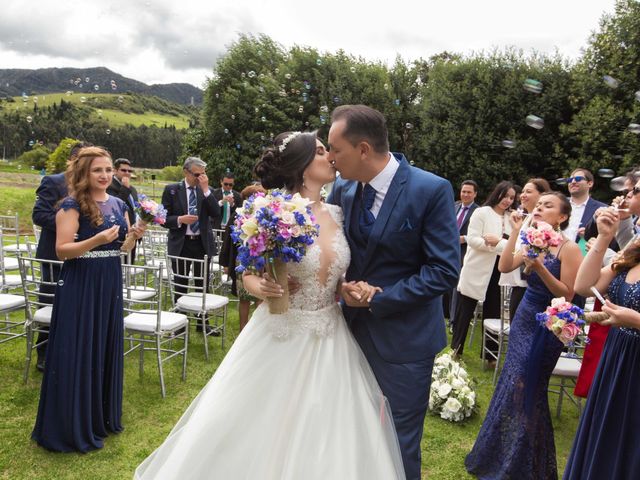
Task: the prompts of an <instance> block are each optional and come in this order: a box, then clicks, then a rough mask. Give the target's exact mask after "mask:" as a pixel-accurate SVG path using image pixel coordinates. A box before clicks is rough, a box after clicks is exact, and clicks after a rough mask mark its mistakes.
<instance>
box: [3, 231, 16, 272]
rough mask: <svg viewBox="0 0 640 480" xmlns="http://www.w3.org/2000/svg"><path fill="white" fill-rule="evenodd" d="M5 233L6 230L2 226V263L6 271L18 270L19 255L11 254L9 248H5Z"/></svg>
mask: <svg viewBox="0 0 640 480" xmlns="http://www.w3.org/2000/svg"><path fill="white" fill-rule="evenodd" d="M4 244H5V235H4V230H3V229H2V228H0V263H1V264H2V268H3V270H4V271H12V270H18V268H19V267H18V257H17V256H16V255H10V252H9V251H8V250H5V249H4Z"/></svg>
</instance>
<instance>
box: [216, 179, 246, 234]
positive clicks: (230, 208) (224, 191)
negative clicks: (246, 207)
mask: <svg viewBox="0 0 640 480" xmlns="http://www.w3.org/2000/svg"><path fill="white" fill-rule="evenodd" d="M234 185H235V179H234V175H233V173H231V172H230V171H229V170H227V171H226V173H225V174H224V175H223V177H222V178H221V179H220V188H216V189H215V190H214V191H213V197H214V198H215V199H216V200H217V202H218V205H219V206H220V217H218V218H215V219H214V220H213V228H215V229H216V230H220V229H224V228H225V227H226V226H227V225H228V224H229V223H230V222H233V218H234V213H235V211H236V208H238V207H241V206H242V198H241V197H240V193H239V192H237V191H235V190H234V189H233V187H234Z"/></svg>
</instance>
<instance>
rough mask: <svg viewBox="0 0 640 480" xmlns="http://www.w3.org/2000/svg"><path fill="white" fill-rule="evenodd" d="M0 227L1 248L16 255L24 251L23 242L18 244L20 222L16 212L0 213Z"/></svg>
mask: <svg viewBox="0 0 640 480" xmlns="http://www.w3.org/2000/svg"><path fill="white" fill-rule="evenodd" d="M0 229H2V237H3V238H2V250H3V251H5V252H7V253H10V254H14V255H17V254H19V253H23V252H25V251H26V247H25V246H24V244H22V245H21V244H20V222H19V220H18V214H17V213H16V214H15V215H0Z"/></svg>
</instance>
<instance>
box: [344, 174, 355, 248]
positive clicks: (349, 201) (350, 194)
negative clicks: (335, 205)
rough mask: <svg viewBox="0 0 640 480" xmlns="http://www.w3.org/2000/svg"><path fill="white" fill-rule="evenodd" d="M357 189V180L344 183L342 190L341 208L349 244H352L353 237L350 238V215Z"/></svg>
mask: <svg viewBox="0 0 640 480" xmlns="http://www.w3.org/2000/svg"><path fill="white" fill-rule="evenodd" d="M357 190H358V182H351V183H350V184H348V185H346V186H345V188H344V192H342V210H343V213H344V232H345V235H346V237H347V239H348V240H349V244H350V245H353V239H352V238H351V216H352V215H353V201H354V199H355V198H356V191H357Z"/></svg>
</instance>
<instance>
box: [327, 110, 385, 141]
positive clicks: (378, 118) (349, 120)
mask: <svg viewBox="0 0 640 480" xmlns="http://www.w3.org/2000/svg"><path fill="white" fill-rule="evenodd" d="M338 120H344V121H345V129H344V133H343V135H344V138H346V139H347V140H348V141H349V143H351V145H353V146H356V145H357V144H358V143H360V142H362V141H365V142H367V143H368V144H369V145H371V147H372V148H373V150H374V151H375V152H377V153H386V152H388V151H389V133H388V131H387V121H386V120H385V118H384V115H382V113H380V112H379V111H378V110H375V109H373V108H371V107H367V106H366V105H341V106H339V107H338V108H336V109H335V110H334V111H333V113H332V114H331V122H332V123H334V122H337V121H338Z"/></svg>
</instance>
